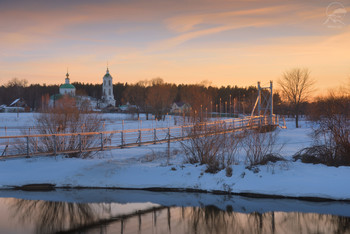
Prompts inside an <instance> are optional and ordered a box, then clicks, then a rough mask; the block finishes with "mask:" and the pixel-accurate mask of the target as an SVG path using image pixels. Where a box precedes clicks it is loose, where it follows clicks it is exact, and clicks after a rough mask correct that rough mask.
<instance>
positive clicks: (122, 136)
mask: <svg viewBox="0 0 350 234" xmlns="http://www.w3.org/2000/svg"><path fill="white" fill-rule="evenodd" d="M120 134H121V136H120V139H121V148H123V146H124V142H125V141H124V131H123V130H122V131H121V132H120Z"/></svg>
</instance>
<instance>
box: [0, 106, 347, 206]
mask: <svg viewBox="0 0 350 234" xmlns="http://www.w3.org/2000/svg"><path fill="white" fill-rule="evenodd" d="M8 115H10V114H8V113H5V114H0V120H1V122H0V123H1V124H0V131H1V129H3V128H4V125H5V124H6V126H14V127H15V126H30V125H31V124H33V120H32V119H33V114H28V115H24V114H21V116H20V119H16V118H11V117H9V116H8ZM104 117H105V119H106V123H107V122H108V124H106V126H108V128H120V127H121V126H120V125H121V121H122V120H124V124H125V126H124V127H125V128H130V129H131V128H132V127H134V128H138V126H139V125H140V123H139V121H135V120H132V119H130V118H129V117H130V116H126V115H119V114H106V115H105V116H104ZM128 118H129V119H128ZM3 120H6V121H3ZM172 122H173V121H164V122H162V121H161V122H158V123H157V124H159V125H164V126H166V125H171V124H173V123H172ZM152 124H155V123H154V122H153V121H150V120H149V121H146V120H144V121H143V122H142V126H144V127H147V126H152ZM310 125H311V124H310V123H308V122H306V121H302V122H301V126H302V127H301V128H299V129H296V128H295V127H294V126H293V122H292V120H288V121H287V126H288V128H287V129H280V130H279V131H280V133H279V140H278V142H277V144H279V145H284V148H283V149H282V151H281V154H282V156H283V157H285V158H286V159H287V161H285V162H277V163H273V164H268V165H264V166H259V169H260V171H259V172H258V173H254V172H253V171H251V170H248V169H246V168H245V167H246V165H245V164H244V155H243V152H242V151H241V152H240V156H239V157H238V158H239V161H238V163H237V165H233V175H232V177H227V176H226V175H225V170H222V171H220V172H218V173H216V174H208V173H205V172H204V171H205V169H206V167H205V166H203V165H191V164H185V163H184V155H183V154H182V153H181V151H180V152H179V153H177V154H175V155H174V154H173V155H172V156H171V158H170V159H169V165H167V161H168V159H167V154H166V147H167V145H166V144H159V145H149V146H141V147H135V148H125V149H116V150H112V151H103V152H99V153H98V154H96V155H95V156H94V157H93V158H89V159H77V158H66V157H64V156H63V155H60V156H57V157H53V156H51V157H34V158H29V159H27V158H21V159H2V160H0V188H3V189H6V188H8V187H11V186H21V185H25V184H35V183H52V184H55V185H56V186H57V187H64V186H70V187H78V186H82V187H101V188H103V187H113V188H137V189H139V188H153V187H157V188H158V187H162V188H181V189H200V190H207V191H215V190H220V191H231V192H233V193H258V194H266V195H281V196H289V197H319V198H329V199H336V200H349V199H350V186H349V181H348V176H349V175H350V167H328V166H325V165H313V164H304V163H301V162H300V161H297V162H293V161H292V160H291V156H292V155H293V154H294V153H295V152H297V151H299V150H300V149H302V148H303V147H307V146H309V145H310V144H311V143H312V139H311V137H310V133H311V128H310ZM175 149H181V147H180V143H171V151H173V150H175Z"/></svg>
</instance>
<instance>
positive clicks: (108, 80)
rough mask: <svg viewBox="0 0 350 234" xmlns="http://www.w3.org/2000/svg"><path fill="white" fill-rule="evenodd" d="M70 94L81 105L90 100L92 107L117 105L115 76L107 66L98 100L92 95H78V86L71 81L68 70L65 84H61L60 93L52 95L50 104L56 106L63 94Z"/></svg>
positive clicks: (100, 107) (102, 107) (101, 107)
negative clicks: (114, 88) (114, 84)
mask: <svg viewBox="0 0 350 234" xmlns="http://www.w3.org/2000/svg"><path fill="white" fill-rule="evenodd" d="M65 95H68V96H70V97H74V98H75V100H76V101H77V105H80V104H81V103H83V102H86V101H88V102H89V103H90V108H91V109H95V108H97V109H104V108H106V107H112V108H114V107H115V103H116V101H115V99H114V94H113V77H112V76H111V74H109V69H108V66H107V71H106V74H105V75H104V76H103V83H102V97H101V99H100V100H96V99H95V98H92V97H87V96H76V88H75V86H74V85H72V84H71V83H70V79H69V73H68V71H67V74H66V78H65V82H64V84H62V85H60V88H59V94H54V95H51V97H50V101H49V106H50V107H53V106H55V102H56V101H58V100H59V99H61V98H62V97H63V96H65Z"/></svg>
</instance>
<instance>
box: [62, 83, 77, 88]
mask: <svg viewBox="0 0 350 234" xmlns="http://www.w3.org/2000/svg"><path fill="white" fill-rule="evenodd" d="M60 89H75V87H74V85H72V84H62V85H61V86H60Z"/></svg>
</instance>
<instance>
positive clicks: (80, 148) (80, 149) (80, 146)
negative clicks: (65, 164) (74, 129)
mask: <svg viewBox="0 0 350 234" xmlns="http://www.w3.org/2000/svg"><path fill="white" fill-rule="evenodd" d="M78 138H79V152H80V153H81V152H82V144H81V135H80V134H78Z"/></svg>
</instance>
